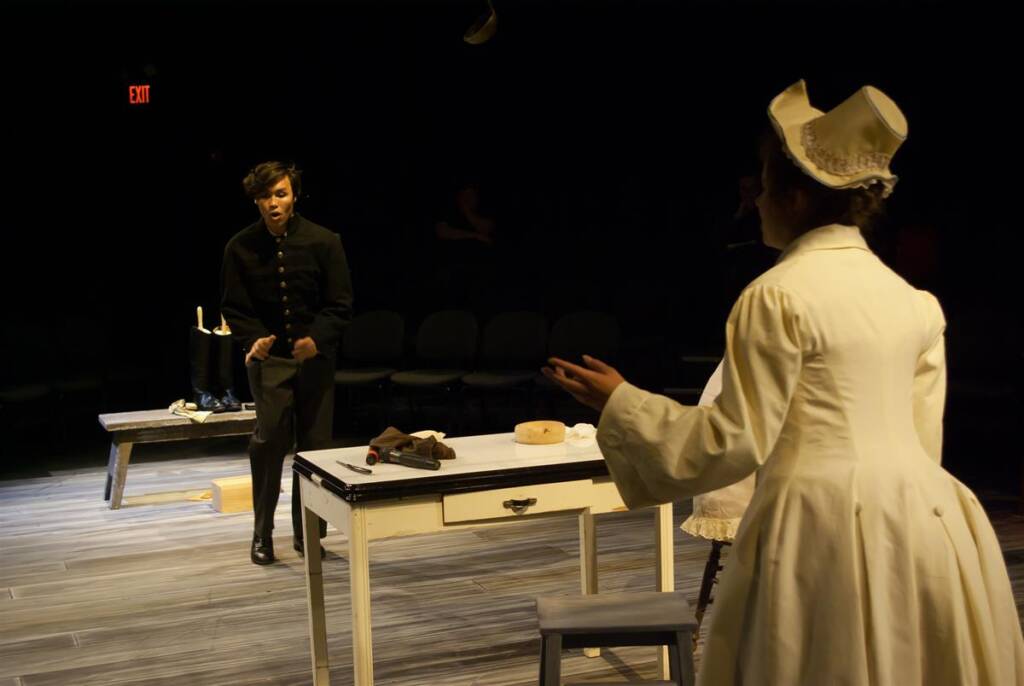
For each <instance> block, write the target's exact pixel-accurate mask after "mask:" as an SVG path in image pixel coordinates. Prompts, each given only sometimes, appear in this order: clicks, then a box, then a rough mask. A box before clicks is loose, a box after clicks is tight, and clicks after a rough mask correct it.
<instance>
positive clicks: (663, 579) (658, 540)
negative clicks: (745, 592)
mask: <svg viewBox="0 0 1024 686" xmlns="http://www.w3.org/2000/svg"><path fill="white" fill-rule="evenodd" d="M654 529H655V539H654V550H655V555H657V561H656V564H657V574H656V583H657V587H658V590H659V591H662V592H670V591H674V590H675V565H674V562H675V559H674V555H673V554H674V550H673V548H672V533H673V532H672V503H665V504H664V505H658V509H657V511H656V512H655V515H654ZM658 673H659V675H660V676H659V677H658V678H659V679H664V680H666V681H667V680H668V679H669V660H668V648H667V647H666V646H662V647H661V648H659V649H658Z"/></svg>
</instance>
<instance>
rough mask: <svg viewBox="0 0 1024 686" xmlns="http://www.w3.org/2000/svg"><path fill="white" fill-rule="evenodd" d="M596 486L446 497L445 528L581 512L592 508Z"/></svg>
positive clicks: (566, 485) (589, 483)
mask: <svg viewBox="0 0 1024 686" xmlns="http://www.w3.org/2000/svg"><path fill="white" fill-rule="evenodd" d="M593 487H594V482H593V481H592V480H590V479H581V480H579V481H564V482H560V483H551V484H536V485H534V486H517V487H515V488H500V489H496V490H493V491H475V492H473V493H455V494H452V495H446V496H444V498H443V503H444V521H445V523H446V524H452V523H455V522H468V521H473V520H479V519H508V518H514V517H524V516H526V515H531V514H539V513H542V512H558V511H561V510H580V509H583V508H586V507H589V506H590V503H591V500H592V499H593V493H592V492H591V491H592V489H593Z"/></svg>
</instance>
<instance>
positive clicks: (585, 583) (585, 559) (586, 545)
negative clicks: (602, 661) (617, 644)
mask: <svg viewBox="0 0 1024 686" xmlns="http://www.w3.org/2000/svg"><path fill="white" fill-rule="evenodd" d="M580 587H581V590H582V592H583V595H592V594H594V593H597V530H596V529H595V528H594V515H593V514H591V512H590V508H587V509H586V510H583V511H582V512H580ZM583 654H584V655H586V656H587V657H599V656H600V655H601V649H600V648H584V649H583Z"/></svg>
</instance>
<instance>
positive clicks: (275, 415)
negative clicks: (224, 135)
mask: <svg viewBox="0 0 1024 686" xmlns="http://www.w3.org/2000/svg"><path fill="white" fill-rule="evenodd" d="M242 185H243V186H244V188H245V193H246V195H248V196H249V197H250V198H252V200H253V202H254V203H255V204H256V206H257V207H258V208H259V212H260V219H259V220H258V221H257V222H256V223H254V224H252V225H250V226H248V227H246V228H245V229H243V230H242V231H240V232H239V233H238V234H237V235H235V237H234V238H232V239H231V240H230V241H229V242H228V244H227V247H226V248H225V250H224V264H223V268H222V273H221V287H222V292H223V297H222V301H221V312H222V314H223V315H224V318H225V319H226V320H227V322H228V324H229V326H230V327H231V330H232V332H233V333H234V335H235V337H236V338H237V339H238V340H239V342H240V343H241V345H242V349H243V350H245V351H246V353H245V367H246V370H247V372H248V376H249V387H250V389H251V391H252V397H253V399H254V400H255V401H256V428H255V429H254V431H253V435H252V438H251V439H250V441H249V462H250V466H251V468H252V501H253V509H254V510H255V517H256V523H255V527H254V532H253V538H252V548H251V550H250V557H251V559H252V561H253V562H254V563H256V564H270V563H271V562H273V561H274V545H273V540H272V538H271V534H272V532H273V528H274V511H275V510H276V509H277V500H278V494H279V493H280V491H281V468H282V466H283V464H284V458H285V456H286V455H287V454H288V452H290V451H291V450H292V449H293V447H296V446H297V449H298V450H300V451H301V450H317V449H322V448H327V447H330V442H331V431H332V426H331V425H332V422H333V418H334V417H333V415H334V367H335V351H336V349H337V346H338V343H339V341H340V340H341V336H342V333H343V332H344V330H345V327H346V326H348V323H349V322H350V321H351V319H352V282H351V278H350V276H349V271H348V262H347V260H346V258H345V250H344V249H343V248H342V246H341V240H340V239H339V238H338V235H337V234H336V233H333V232H332V231H328V230H327V229H325V228H324V227H322V226H318V225H316V224H314V223H313V222H311V221H309V220H307V219H305V218H303V217H301V216H299V215H298V214H296V213H295V203H296V200H297V198H298V197H299V193H300V191H301V172H300V171H299V170H298V169H296V168H295V166H294V165H286V164H284V163H282V162H264V163H263V164H260V165H258V166H257V167H256V168H255V169H253V170H252V172H251V173H250V174H249V175H248V176H246V177H245V179H244V181H243V182H242ZM292 530H293V532H294V535H295V538H294V543H293V545H294V547H295V549H296V550H297V551H298V552H299V553H300V554H304V552H305V545H304V543H303V538H302V509H301V501H300V497H299V482H298V479H294V478H293V479H292ZM324 532H325V528H324V524H323V523H322V522H321V530H320V535H321V537H322V536H323V535H324ZM317 547H320V546H319V545H318V546H317ZM320 554H321V555H322V554H323V548H320Z"/></svg>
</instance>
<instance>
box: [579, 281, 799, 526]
mask: <svg viewBox="0 0 1024 686" xmlns="http://www.w3.org/2000/svg"><path fill="white" fill-rule="evenodd" d="M814 345H815V344H814V336H813V335H812V333H811V331H810V328H809V322H808V321H807V317H806V316H805V315H804V313H803V306H802V304H801V303H800V302H799V301H798V300H797V299H796V296H794V295H793V294H792V293H789V292H787V291H786V290H784V289H783V288H781V287H779V286H776V285H771V284H768V285H763V284H757V285H754V286H751V287H749V288H747V290H746V291H744V292H743V294H742V295H740V298H739V300H737V302H736V304H735V305H734V306H733V309H732V312H731V314H730V315H729V320H728V322H727V324H726V351H725V360H724V365H723V379H722V382H723V383H722V393H721V395H719V397H718V399H717V400H716V401H715V403H714V404H713V405H712V406H711V407H690V406H684V405H680V404H679V403H677V402H675V401H674V400H671V399H670V398H666V397H664V396H660V395H655V394H652V393H649V392H647V391H644V390H641V389H639V388H637V387H635V386H633V385H631V384H629V383H623V384H621V385H620V386H619V387H618V388H616V389H615V392H614V393H612V396H611V397H610V398H609V400H608V403H607V405H606V406H605V408H604V411H603V412H602V414H601V421H600V424H599V426H598V433H597V440H598V444H599V445H600V447H601V452H602V453H603V454H604V457H605V461H606V462H607V464H608V470H609V472H610V473H611V475H612V478H613V479H614V481H615V484H616V486H617V487H618V489H619V493H620V494H621V495H622V498H623V500H624V501H625V503H626V505H628V506H629V507H630V508H635V507H642V506H646V505H651V504H655V503H665V502H671V501H674V500H679V499H681V498H685V497H689V496H693V495H696V494H698V493H704V492H707V491H711V490H714V489H716V488H721V487H723V486H727V485H729V484H732V483H736V482H737V481H740V480H741V479H743V478H744V477H746V476H747V475H749V474H751V473H752V472H754V471H755V470H756V469H757V468H758V467H759V466H761V465H762V464H764V461H765V460H766V459H767V458H768V455H769V454H770V453H771V451H772V448H773V447H774V445H775V441H776V439H777V438H778V435H779V432H780V430H781V428H782V425H783V423H784V421H785V418H786V413H787V411H788V409H789V402H790V399H791V398H792V396H793V392H794V389H795V387H796V383H797V381H798V379H799V375H800V368H801V363H802V359H803V355H804V354H805V353H806V352H809V351H811V350H813V348H814Z"/></svg>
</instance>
